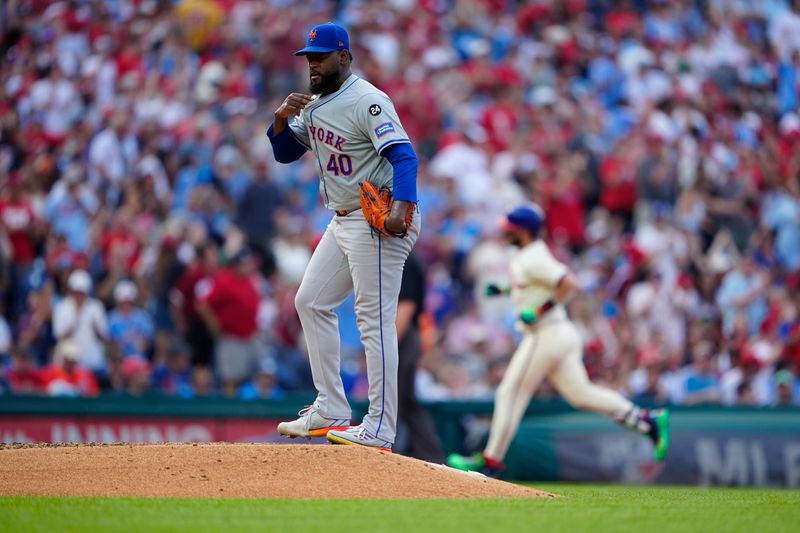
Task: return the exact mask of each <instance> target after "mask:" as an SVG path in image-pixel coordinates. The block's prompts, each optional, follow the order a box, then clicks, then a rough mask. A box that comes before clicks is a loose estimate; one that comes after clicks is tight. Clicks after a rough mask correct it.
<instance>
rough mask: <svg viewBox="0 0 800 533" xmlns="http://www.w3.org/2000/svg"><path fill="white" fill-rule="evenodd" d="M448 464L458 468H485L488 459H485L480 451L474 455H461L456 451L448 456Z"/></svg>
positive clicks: (471, 469) (467, 469) (474, 469)
mask: <svg viewBox="0 0 800 533" xmlns="http://www.w3.org/2000/svg"><path fill="white" fill-rule="evenodd" d="M447 464H448V465H449V466H451V467H453V468H455V469H456V470H464V471H476V470H481V469H482V468H484V467H485V466H486V461H484V460H483V455H482V454H480V453H474V454H472V455H459V454H457V453H454V454H451V455H450V456H448V458H447Z"/></svg>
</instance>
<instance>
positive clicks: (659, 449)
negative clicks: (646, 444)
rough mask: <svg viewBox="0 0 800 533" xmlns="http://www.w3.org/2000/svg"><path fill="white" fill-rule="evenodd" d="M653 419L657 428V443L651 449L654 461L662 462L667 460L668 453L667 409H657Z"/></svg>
mask: <svg viewBox="0 0 800 533" xmlns="http://www.w3.org/2000/svg"><path fill="white" fill-rule="evenodd" d="M656 413H657V414H656V415H655V416H654V417H653V420H655V423H656V427H657V428H658V441H656V443H655V448H654V449H653V452H654V455H655V457H656V461H663V460H664V459H666V458H667V452H668V451H669V409H659V410H658V411H657V412H656Z"/></svg>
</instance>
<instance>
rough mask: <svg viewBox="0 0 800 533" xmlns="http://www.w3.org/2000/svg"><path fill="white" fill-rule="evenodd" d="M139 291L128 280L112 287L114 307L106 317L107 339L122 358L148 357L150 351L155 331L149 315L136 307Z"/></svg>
mask: <svg viewBox="0 0 800 533" xmlns="http://www.w3.org/2000/svg"><path fill="white" fill-rule="evenodd" d="M138 296H139V290H138V289H137V288H136V284H135V283H134V282H132V281H130V280H122V281H120V282H119V283H117V286H116V287H114V301H115V302H116V306H115V307H114V309H113V310H112V311H111V314H110V315H109V317H108V329H109V339H110V340H111V342H114V343H116V344H117V345H119V348H120V350H121V353H122V356H123V357H131V356H140V357H145V356H148V355H149V354H150V352H151V350H152V346H153V339H154V337H155V330H154V327H153V320H152V318H151V317H150V314H149V313H147V311H145V310H144V309H141V308H139V307H136V300H137V298H138Z"/></svg>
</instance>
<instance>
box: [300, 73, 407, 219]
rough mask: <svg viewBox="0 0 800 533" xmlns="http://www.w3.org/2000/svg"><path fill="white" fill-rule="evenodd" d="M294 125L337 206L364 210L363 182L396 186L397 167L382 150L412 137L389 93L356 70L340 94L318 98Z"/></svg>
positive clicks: (326, 195) (326, 196)
mask: <svg viewBox="0 0 800 533" xmlns="http://www.w3.org/2000/svg"><path fill="white" fill-rule="evenodd" d="M289 128H291V131H292V133H293V134H294V136H295V138H297V140H298V141H299V142H300V143H302V144H303V145H304V146H305V147H306V148H308V149H309V150H311V151H312V152H313V153H314V157H316V160H317V165H318V166H319V175H320V186H319V188H320V194H321V195H322V200H323V201H324V202H325V207H327V208H328V209H333V210H345V211H352V210H353V209H358V207H359V199H358V193H359V188H358V184H359V183H360V182H364V181H369V182H370V183H372V184H374V185H375V186H376V187H378V188H380V187H384V186H385V187H389V188H390V189H391V188H392V176H393V173H394V171H393V169H392V165H391V164H390V163H389V161H388V160H387V159H385V158H383V157H381V156H380V153H381V152H382V151H383V150H384V149H385V148H386V147H388V146H391V145H392V144H397V143H407V142H410V141H409V140H408V135H407V134H406V132H405V130H404V129H403V126H402V125H401V124H400V119H399V118H398V117H397V111H395V109H394V105H393V104H392V101H391V100H390V99H389V97H388V96H386V94H385V93H383V92H382V91H380V90H378V88H376V87H375V86H374V85H372V84H371V83H369V82H368V81H366V80H364V79H362V78H359V77H358V76H356V75H355V74H352V75H350V77H349V78H347V79H346V80H345V82H344V83H343V84H342V86H341V88H340V89H339V90H338V91H336V92H335V93H331V94H328V95H325V96H321V97H319V98H315V99H314V100H313V101H312V102H311V103H309V104H308V105H307V106H306V107H305V109H303V111H302V113H301V114H300V115H299V116H296V117H294V119H293V120H292V121H290V123H289Z"/></svg>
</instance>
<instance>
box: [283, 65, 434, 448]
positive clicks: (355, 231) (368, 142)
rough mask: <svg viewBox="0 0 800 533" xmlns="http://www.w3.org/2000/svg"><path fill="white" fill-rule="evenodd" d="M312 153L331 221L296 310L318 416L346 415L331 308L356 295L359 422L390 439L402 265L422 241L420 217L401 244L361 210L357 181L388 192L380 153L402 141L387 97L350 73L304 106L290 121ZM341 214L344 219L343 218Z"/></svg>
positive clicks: (388, 172)
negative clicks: (362, 398)
mask: <svg viewBox="0 0 800 533" xmlns="http://www.w3.org/2000/svg"><path fill="white" fill-rule="evenodd" d="M289 127H290V128H291V131H292V134H293V135H294V136H295V137H296V138H297V140H298V141H299V142H300V143H301V144H303V145H305V146H306V147H307V148H308V149H310V150H311V152H312V153H313V155H314V157H315V158H316V160H317V164H318V166H319V172H320V194H321V195H322V199H323V201H324V202H325V206H326V207H327V208H329V209H332V210H335V211H337V212H338V213H339V214H337V215H336V216H334V217H333V219H332V220H331V222H330V224H328V227H327V229H326V230H325V233H324V235H323V237H322V240H321V241H320V243H319V245H318V246H317V249H316V250H315V251H314V254H313V256H312V258H311V261H310V262H309V264H308V268H307V269H306V272H305V275H304V277H303V281H302V283H301V285H300V289H299V290H298V292H297V297H296V299H295V304H296V307H297V311H298V313H299V315H300V321H301V323H302V325H303V331H304V333H305V338H306V343H307V345H308V355H309V360H310V363H311V371H312V375H313V378H314V385H315V386H316V388H317V391H318V394H317V399H316V401H315V405H316V406H317V408H318V409H319V411H320V414H321V415H322V416H324V417H327V418H333V419H348V420H349V419H350V418H351V410H350V405H349V403H348V402H347V398H346V397H345V392H344V387H343V386H342V379H341V375H340V373H339V371H340V353H339V328H338V321H337V317H336V314H335V313H334V310H335V309H336V308H337V307H338V306H339V305H341V303H342V302H343V301H344V300H345V298H346V297H347V295H348V294H350V291H352V290H355V312H356V317H357V323H358V329H359V331H360V333H361V341H362V343H363V344H364V349H365V352H366V357H367V374H368V378H369V411H368V413H367V415H366V416H365V417H364V420H363V422H362V425H363V426H364V427H365V428H366V429H367V431H368V432H370V433H371V434H373V435H375V436H376V437H377V438H379V439H383V440H385V441H388V442H390V443H393V442H394V439H395V428H396V423H397V358H398V355H397V353H398V348H397V330H396V328H395V317H396V315H397V298H398V295H399V293H400V282H401V280H402V274H403V265H404V263H405V260H406V257H408V254H409V253H410V252H411V249H412V248H413V246H414V243H415V242H416V240H417V237H418V236H419V228H420V216H419V213H415V215H414V219H413V223H412V227H411V228H410V230H409V232H408V235H407V236H406V237H405V238H403V239H395V238H390V237H385V236H382V235H380V234H378V233H377V232H373V231H372V230H371V229H370V227H369V225H368V224H367V222H366V220H365V219H364V215H363V213H362V212H361V210H360V203H359V183H361V182H364V181H369V182H371V183H373V184H374V185H375V186H376V187H378V188H380V187H383V186H386V187H389V188H390V189H391V188H392V177H393V172H394V171H393V168H392V166H391V164H390V163H389V161H388V160H387V159H385V158H383V157H381V155H380V153H381V152H382V151H383V150H384V149H385V148H386V147H387V146H390V145H392V144H396V143H408V142H410V141H409V140H408V136H407V135H406V132H405V130H403V127H402V126H401V124H400V120H399V118H398V117H397V112H396V111H395V109H394V105H393V104H392V102H391V100H390V99H389V97H388V96H387V95H386V94H384V93H383V92H381V91H379V90H378V89H377V88H376V87H375V86H373V85H372V84H370V83H369V82H367V81H366V80H364V79H361V78H359V77H358V76H356V75H351V76H350V77H349V78H347V80H345V82H344V83H343V84H342V86H341V87H340V88H339V90H338V91H336V92H334V93H332V94H328V95H324V96H321V97H319V98H316V99H314V100H313V101H312V102H311V103H309V104H308V105H307V106H306V107H305V109H303V111H302V113H301V114H300V115H299V116H298V117H296V118H294V119H293V120H292V121H291V122H290V123H289ZM344 212H347V214H344Z"/></svg>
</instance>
